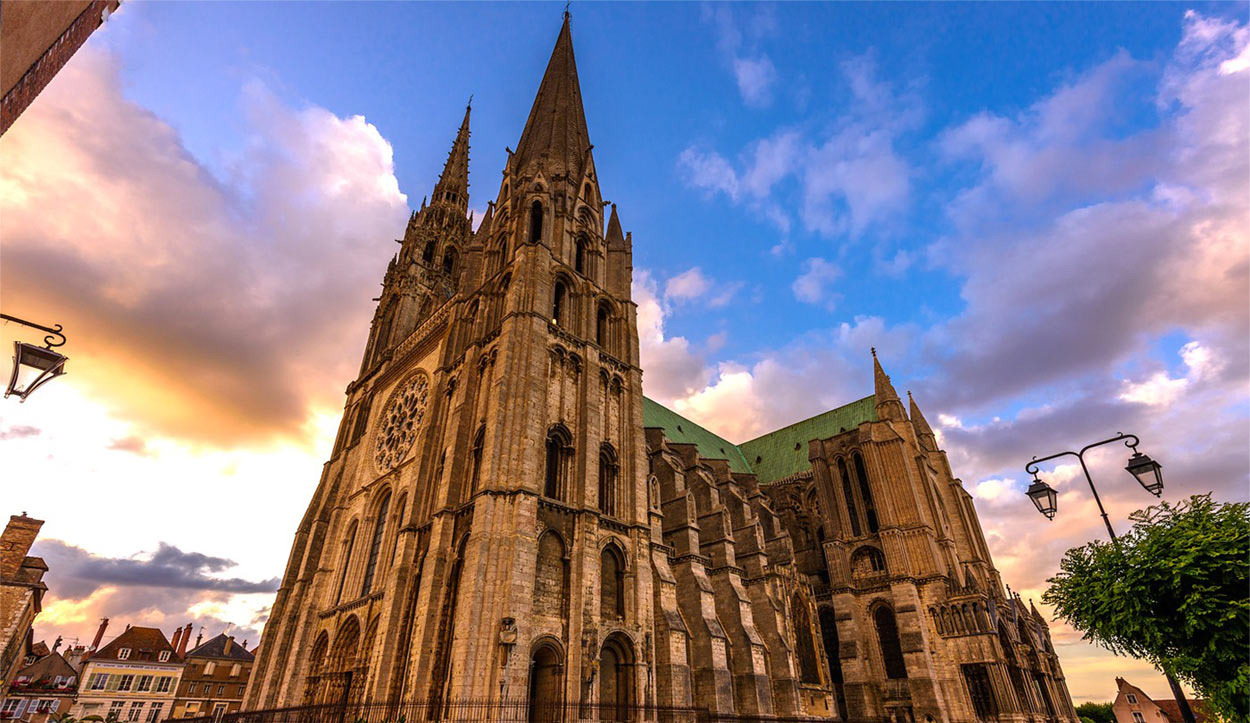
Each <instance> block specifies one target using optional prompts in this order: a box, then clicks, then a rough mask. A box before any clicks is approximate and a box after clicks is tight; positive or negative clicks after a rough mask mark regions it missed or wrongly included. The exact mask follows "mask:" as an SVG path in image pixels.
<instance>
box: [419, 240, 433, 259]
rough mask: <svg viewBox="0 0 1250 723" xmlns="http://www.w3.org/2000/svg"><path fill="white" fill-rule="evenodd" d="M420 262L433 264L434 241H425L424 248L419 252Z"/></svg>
mask: <svg viewBox="0 0 1250 723" xmlns="http://www.w3.org/2000/svg"><path fill="white" fill-rule="evenodd" d="M421 260H422V261H424V262H425V263H427V264H432V263H434V241H433V240H430V241H426V242H425V248H424V249H422V250H421Z"/></svg>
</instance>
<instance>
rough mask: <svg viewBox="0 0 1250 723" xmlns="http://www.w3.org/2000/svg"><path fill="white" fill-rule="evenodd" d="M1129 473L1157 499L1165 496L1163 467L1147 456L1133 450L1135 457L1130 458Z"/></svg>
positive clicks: (1127, 468)
mask: <svg viewBox="0 0 1250 723" xmlns="http://www.w3.org/2000/svg"><path fill="white" fill-rule="evenodd" d="M1124 469H1126V470H1128V473H1129V474H1131V475H1133V478H1134V479H1136V480H1137V482H1138V483H1139V484H1141V486H1142V487H1143V488H1145V490H1146V491H1147V492H1149V493H1150V494H1152V495H1154V496H1155V497H1159V496H1162V494H1163V471H1162V470H1163V466H1162V465H1160V464H1159V463H1158V462H1156V461H1154V460H1153V459H1151V458H1149V457H1147V456H1146V455H1144V454H1142V453H1141V452H1138V451H1137V450H1133V456H1132V457H1130V458H1129V460H1128V465H1127V466H1125V468H1124Z"/></svg>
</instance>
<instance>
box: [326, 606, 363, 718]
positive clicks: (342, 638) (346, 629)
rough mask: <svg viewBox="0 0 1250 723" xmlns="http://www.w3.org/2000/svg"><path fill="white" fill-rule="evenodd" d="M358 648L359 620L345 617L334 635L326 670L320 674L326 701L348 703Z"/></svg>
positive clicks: (353, 617) (353, 616) (354, 617)
mask: <svg viewBox="0 0 1250 723" xmlns="http://www.w3.org/2000/svg"><path fill="white" fill-rule="evenodd" d="M359 648H360V621H359V620H357V619H356V616H355V615H352V616H350V617H348V618H347V620H345V621H344V622H343V623H342V624H341V625H340V626H339V631H338V634H337V635H335V636H334V647H333V648H332V649H331V651H330V660H329V663H328V665H327V666H326V667H327V668H328V670H327V671H326V673H325V674H324V675H323V676H322V680H323V681H324V682H323V689H324V690H325V691H326V697H325V700H324V702H326V703H333V704H339V703H343V704H346V703H350V702H353V701H351V699H350V697H349V696H350V695H351V691H352V674H353V672H354V669H355V667H356V656H357V655H358V653H359Z"/></svg>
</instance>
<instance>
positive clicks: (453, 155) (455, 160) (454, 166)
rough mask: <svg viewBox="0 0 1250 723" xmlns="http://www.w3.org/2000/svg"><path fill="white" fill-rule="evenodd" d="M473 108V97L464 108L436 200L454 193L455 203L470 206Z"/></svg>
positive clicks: (435, 192)
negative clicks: (470, 138) (470, 126)
mask: <svg viewBox="0 0 1250 723" xmlns="http://www.w3.org/2000/svg"><path fill="white" fill-rule="evenodd" d="M472 110H473V105H472V98H470V99H469V105H466V106H465V108H464V120H463V121H461V122H460V130H458V131H457V132H456V140H455V141H453V142H452V144H451V152H450V153H448V154H447V163H445V164H444V165H443V172H442V174H441V175H440V176H439V177H438V183H437V184H435V186H434V200H435V201H440V200H443V201H445V200H448V197H447V195H446V194H447V193H452V194H454V195H453V196H452V199H454V201H453V203H455V205H457V206H462V207H464V208H468V205H469V114H470V113H471V112H472Z"/></svg>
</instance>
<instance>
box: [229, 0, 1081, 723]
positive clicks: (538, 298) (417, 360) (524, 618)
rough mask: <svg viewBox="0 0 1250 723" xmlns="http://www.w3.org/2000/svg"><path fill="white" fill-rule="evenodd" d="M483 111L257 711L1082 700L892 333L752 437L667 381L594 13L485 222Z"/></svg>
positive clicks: (350, 423) (909, 708)
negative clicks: (848, 388)
mask: <svg viewBox="0 0 1250 723" xmlns="http://www.w3.org/2000/svg"><path fill="white" fill-rule="evenodd" d="M469 115H470V111H469V109H466V110H465V115H464V122H463V123H462V124H461V125H460V128H459V131H458V132H457V134H456V137H455V141H454V142H453V144H452V147H451V152H450V154H449V155H448V158H447V162H446V165H445V167H444V169H443V172H442V175H441V176H440V177H439V179H438V182H437V183H436V184H435V185H434V190H433V194H432V195H431V196H430V197H429V200H428V203H427V202H424V201H423V202H422V205H421V208H420V210H419V211H417V212H415V213H413V214H412V216H411V217H410V219H409V220H408V225H407V228H406V229H405V231H404V234H403V239H402V240H400V242H399V243H400V247H399V251H398V253H396V254H395V256H394V258H393V259H392V260H391V262H390V265H389V266H388V268H387V270H386V275H385V278H384V281H383V289H382V293H381V296H380V298H379V299H378V306H377V311H376V313H375V315H374V318H373V323H372V327H371V330H370V334H369V340H368V343H367V346H366V348H365V350H364V358H363V359H362V361H361V366H360V373H359V376H358V377H357V378H356V379H355V380H354V381H352V382H351V383H350V384H349V385H348V387H347V404H346V409H345V411H344V414H343V420H342V423H341V424H340V428H339V432H338V437H337V440H336V442H335V445H334V449H333V452H332V454H331V456H330V459H329V461H328V462H326V464H325V466H324V469H323V472H322V477H321V481H320V483H319V484H318V486H317V489H316V492H315V493H314V495H313V497H312V500H311V502H310V503H309V505H308V510H307V513H306V514H305V515H304V517H303V520H302V521H301V522H300V525H299V528H298V530H297V531H296V533H295V540H294V543H293V544H292V547H291V554H290V558H289V561H288V563H287V567H286V572H285V575H284V577H283V581H282V586H281V588H280V589H279V591H278V594H277V598H276V600H275V602H274V605H273V608H272V612H271V616H270V618H269V622H268V624H267V625H266V627H265V631H264V640H263V644H262V645H261V649H260V654H259V657H258V660H257V663H256V666H255V671H254V673H253V675H252V680H251V683H250V685H249V687H248V691H247V704H246V706H245V707H246V709H251V710H257V709H272V708H277V707H287V706H301V705H314V704H341V703H349V704H351V703H370V704H398V703H400V702H411V701H420V702H421V705H422V706H424V708H423V710H425V711H427V715H425V716H423V717H425V718H427V719H439V718H454V717H456V715H454V711H456V710H458V708H457V706H459V705H462V704H463V703H464V702H466V701H475V702H476V703H477V704H483V702H490V701H497V702H500V704H503V703H504V702H508V701H511V702H514V703H516V705H519V706H521V710H523V711H524V715H522V716H521V719H529V720H539V719H541V720H577V719H591V720H595V719H598V720H626V719H628V720H656V719H666V717H665V715H661V712H664V711H667V712H668V713H669V714H671V712H672V711H677V710H688V711H696V710H697V711H700V712H703V713H704V715H707V716H710V717H711V718H713V719H716V718H719V719H727V720H778V719H791V720H793V719H827V720H847V721H906V722H909V723H910V722H914V721H920V722H923V723H936V722H938V721H941V722H943V723H946V722H954V721H1004V722H1005V721H1064V722H1065V723H1066V722H1075V721H1076V713H1075V711H1074V709H1073V707H1072V702H1071V698H1070V696H1069V693H1068V690H1067V686H1066V684H1065V681H1064V676H1063V671H1062V670H1061V668H1060V666H1059V660H1058V658H1057V657H1056V655H1055V651H1054V648H1053V646H1052V643H1051V639H1050V633H1049V630H1048V628H1047V625H1046V622H1045V620H1044V619H1043V617H1042V616H1041V615H1040V614H1039V613H1038V612H1037V610H1036V609H1034V608H1033V607H1032V604H1031V603H1029V604H1025V603H1024V602H1023V601H1022V600H1021V599H1020V598H1019V597H1017V596H1015V595H1013V594H1011V593H1010V591H1009V588H1008V589H1005V588H1004V585H1003V582H1002V580H1001V579H1000V578H999V574H998V571H997V570H996V569H995V567H994V563H993V560H992V558H991V556H990V551H989V548H988V546H987V544H986V540H985V535H984V534H983V532H982V531H981V527H980V524H979V522H978V520H977V514H976V511H975V509H974V508H973V501H972V497H971V495H969V494H968V492H966V491H965V490H964V488H963V486H962V484H961V482H960V481H959V480H958V479H957V478H955V477H954V475H953V472H952V471H951V469H950V465H949V463H948V461H947V458H946V454H945V453H944V452H943V451H942V450H941V448H940V446H939V443H938V440H937V438H936V437H935V435H934V433H933V431H932V429H931V428H930V427H929V425H928V423H927V422H926V421H925V418H924V415H923V414H922V413H921V411H920V408H919V407H918V406H917V404H916V402H915V400H913V399H911V398H910V395H909V398H908V402H907V404H906V405H904V403H903V401H902V400H901V399H900V397H899V395H898V394H897V392H896V391H895V388H894V386H893V385H892V383H891V381H890V378H889V376H887V375H886V373H885V371H884V370H883V368H882V365H881V363H880V362H879V361H878V360H877V359H876V353H875V351H874V352H873V353H872V354H873V368H874V379H873V380H872V388H871V390H869V389H868V387H867V380H865V390H864V391H865V392H866V393H867V392H869V391H871V394H869V395H868V396H865V397H864V398H862V399H859V400H857V401H853V402H850V403H849V404H846V405H845V406H842V407H839V408H837V409H834V410H831V411H828V412H825V413H824V414H821V415H819V416H816V417H813V418H811V419H808V420H805V421H802V422H798V423H796V424H793V425H791V426H788V427H785V428H783V429H779V430H777V431H774V432H771V433H769V434H765V435H763V436H761V437H759V438H758V439H753V440H750V441H748V442H744V443H742V444H733V443H730V442H729V441H727V440H725V439H723V438H721V437H719V436H717V435H716V434H714V433H713V432H711V431H709V430H707V429H704V428H702V427H700V426H699V425H697V424H695V423H694V422H692V421H690V420H688V419H685V418H683V417H682V416H680V415H678V414H676V413H675V412H673V411H671V410H669V409H666V408H665V407H664V406H662V405H660V404H658V403H656V402H655V401H653V400H650V399H647V398H645V397H644V396H643V386H642V378H643V370H642V369H641V367H640V362H639V349H638V346H639V345H638V328H637V307H636V306H635V304H634V302H633V301H632V300H631V299H630V281H631V277H632V273H633V239H632V237H631V235H630V234H628V233H626V232H624V231H623V229H622V225H621V221H620V218H619V217H618V215H617V209H616V206H615V205H614V204H610V203H608V202H606V201H604V200H603V196H602V194H601V192H600V179H599V176H598V172H597V170H596V168H595V160H594V155H593V153H592V149H593V146H592V145H591V142H590V135H589V131H588V128H587V123H586V118H585V112H584V110H583V107H582V98H581V90H580V87H579V85H578V77H577V69H576V65H575V63H574V58H573V42H572V36H571V30H570V25H569V16H568V14H567V13H566V14H565V17H564V24H563V26H562V27H561V29H560V32H559V36H558V38H557V40H556V43H555V48H554V50H553V51H552V54H551V59H550V61H549V62H548V64H547V68H546V72H545V74H544V75H543V78H542V81H541V83H540V85H539V88H538V94H537V96H536V97H535V99H534V104H533V107H532V109H531V110H530V114H529V118H528V120H527V121H526V124H525V128H524V130H522V132H521V138H520V140H519V141H518V143H517V146H516V150H515V151H513V150H511V149H509V150H508V157H507V159H506V161H505V163H504V169H503V178H502V181H501V183H500V185H499V189H498V193H497V195H496V197H495V199H494V201H492V202H490V203H489V204H488V206H487V210H486V212H485V214H484V217H483V218H482V219H481V223H480V224H479V225H478V226H477V229H476V230H474V229H473V225H472V221H471V219H470V217H469V212H468V210H469V184H468V173H469ZM867 353H868V352H867V350H865V355H867ZM666 715H667V714H666ZM482 719H483V720H486V719H492V718H489V717H484V718H482ZM669 719H671V718H669Z"/></svg>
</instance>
